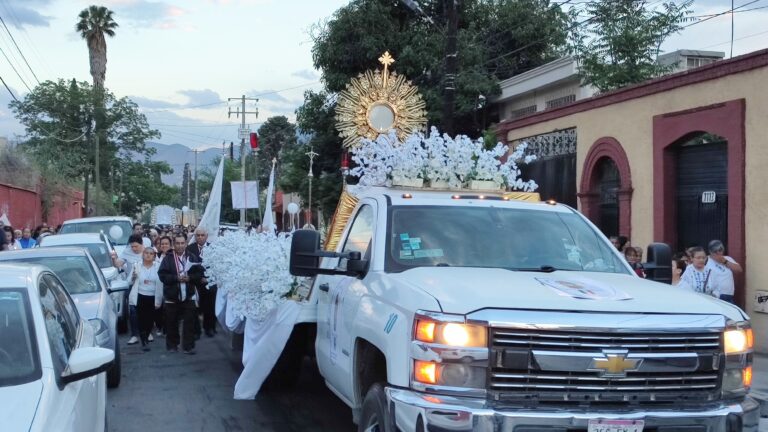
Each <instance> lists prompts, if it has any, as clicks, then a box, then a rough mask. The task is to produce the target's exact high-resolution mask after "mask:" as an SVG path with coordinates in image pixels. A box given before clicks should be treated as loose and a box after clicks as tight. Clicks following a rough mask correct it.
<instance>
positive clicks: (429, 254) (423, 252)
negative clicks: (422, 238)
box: [413, 249, 445, 258]
mask: <svg viewBox="0 0 768 432" xmlns="http://www.w3.org/2000/svg"><path fill="white" fill-rule="evenodd" d="M444 255H445V254H444V253H443V250H442V249H420V250H415V251H413V256H414V257H415V258H435V257H441V256H444Z"/></svg>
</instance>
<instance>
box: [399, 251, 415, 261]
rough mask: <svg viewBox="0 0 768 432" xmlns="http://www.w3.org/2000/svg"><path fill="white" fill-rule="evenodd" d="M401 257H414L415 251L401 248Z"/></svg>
mask: <svg viewBox="0 0 768 432" xmlns="http://www.w3.org/2000/svg"><path fill="white" fill-rule="evenodd" d="M400 258H401V259H413V251H411V250H410V249H409V250H401V251H400Z"/></svg>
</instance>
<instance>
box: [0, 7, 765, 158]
mask: <svg viewBox="0 0 768 432" xmlns="http://www.w3.org/2000/svg"><path fill="white" fill-rule="evenodd" d="M93 2H94V0H89V1H84V0H0V17H2V18H3V20H4V22H5V24H6V25H7V27H8V29H9V30H10V34H11V35H12V36H13V38H14V39H15V42H16V44H18V46H19V48H20V51H21V53H22V54H23V55H24V57H25V58H26V61H27V62H28V63H29V66H30V67H27V65H26V64H25V62H24V60H23V59H22V58H21V56H20V54H19V52H18V50H16V48H15V47H14V44H13V41H12V40H11V39H10V37H9V35H8V33H7V32H5V30H4V29H3V28H2V27H0V49H1V50H2V53H3V54H4V56H7V59H6V58H0V76H2V77H3V79H5V81H6V83H7V84H8V86H9V87H10V88H11V90H12V91H13V92H14V93H15V94H16V95H17V97H23V96H24V95H25V94H26V93H28V91H29V90H28V89H27V87H26V86H25V84H24V83H23V82H22V79H23V81H24V82H26V83H27V85H28V86H29V87H34V85H35V83H36V82H37V81H36V79H35V77H34V76H33V74H32V72H34V75H36V77H37V79H38V80H39V81H41V82H42V81H44V80H55V79H58V78H66V79H71V78H76V79H78V80H84V81H89V82H90V81H91V76H90V73H89V64H88V50H87V47H86V43H85V41H84V40H82V39H81V38H80V35H79V34H78V33H76V32H75V30H74V26H75V23H76V22H77V15H78V13H79V12H80V11H81V10H82V9H84V8H86V7H87V6H89V5H90V4H92V3H93ZM346 3H347V1H345V0H155V1H150V0H102V1H100V2H98V3H97V4H99V5H103V6H107V7H108V8H110V9H111V10H113V11H114V18H115V20H116V21H117V22H118V24H119V26H120V27H119V28H118V29H117V30H116V33H117V34H116V36H115V37H114V38H109V39H108V40H107V47H108V48H107V75H106V86H107V87H108V88H109V89H110V90H111V91H112V92H113V93H115V94H116V95H117V96H118V97H122V96H128V97H130V98H131V99H132V100H134V101H135V102H136V103H137V104H138V105H139V106H140V108H141V110H142V112H144V113H145V114H146V116H147V118H148V120H149V122H150V126H151V127H153V128H155V129H158V130H159V131H160V132H161V133H162V138H161V139H160V140H159V142H161V143H164V144H174V143H180V144H184V145H186V146H188V147H191V148H201V149H202V148H209V147H216V146H221V143H222V142H224V141H226V142H229V141H237V140H238V137H237V130H238V128H239V124H240V119H239V118H237V117H236V116H234V115H233V116H231V117H228V109H229V108H231V109H233V110H234V109H237V107H238V106H239V101H233V102H231V103H228V102H227V99H228V98H239V97H240V96H241V95H246V96H248V97H256V98H258V99H259V101H258V103H253V102H250V103H248V105H247V107H246V108H247V110H248V111H254V110H255V109H256V108H258V111H259V115H258V118H256V117H255V116H253V115H248V116H247V117H246V119H247V123H248V124H250V127H251V128H252V129H254V130H255V129H257V128H258V126H259V124H260V122H263V121H264V120H265V119H267V118H269V117H270V116H273V115H286V116H287V117H289V119H291V120H294V119H295V114H294V111H295V109H296V108H297V107H298V106H300V105H301V103H302V100H303V93H304V91H306V90H309V89H315V90H317V89H320V88H321V85H320V82H319V81H320V73H319V71H317V70H315V69H314V67H313V65H312V54H311V49H312V40H311V36H310V34H311V31H312V28H313V26H316V25H317V24H318V23H322V22H323V21H324V20H326V19H327V18H328V17H330V16H331V15H332V14H333V12H334V11H335V10H337V9H338V8H340V7H342V6H343V5H345V4H346ZM571 3H572V4H577V5H578V4H580V3H583V1H582V0H579V1H574V2H571ZM650 3H651V4H659V3H661V1H659V0H650ZM735 5H736V7H737V8H738V7H739V6H742V5H743V7H742V8H740V9H738V10H745V12H739V13H736V14H734V15H733V18H734V23H735V26H734V46H733V55H734V56H736V55H740V54H744V53H748V52H751V51H755V50H758V49H763V48H767V47H768V24H766V23H767V22H768V0H757V1H754V0H738V1H736V2H735ZM404 7H405V6H404ZM577 7H578V6H577ZM763 7H764V8H763ZM730 8H731V2H730V1H729V0H699V1H696V2H695V3H694V4H693V15H694V16H698V17H699V18H697V19H703V18H707V17H708V16H709V15H711V14H717V13H721V12H724V11H727V10H729V9H730ZM755 8H758V9H755ZM750 9H754V10H750ZM730 35H731V14H726V15H722V16H718V17H714V18H712V19H709V20H707V21H704V22H701V23H699V24H696V25H692V26H690V27H689V28H686V29H685V30H683V32H682V33H681V34H678V35H673V36H671V37H670V38H669V39H668V40H667V41H666V42H665V43H664V44H663V45H662V50H663V51H665V52H670V51H674V50H677V49H703V50H714V51H724V52H725V55H726V58H727V57H728V56H729V55H730V37H731V36H730ZM393 54H394V55H395V57H396V56H397V54H396V53H393ZM11 65H13V68H15V69H16V71H18V74H17V73H16V72H14V70H13V68H12V66H11ZM30 69H31V71H30ZM19 75H20V76H21V77H19ZM10 100H11V96H10V95H9V94H8V92H7V91H5V90H4V89H2V88H0V136H7V137H8V138H11V139H13V138H14V136H18V135H23V133H24V129H23V127H22V126H21V125H20V124H19V123H18V122H17V121H16V120H15V118H14V117H13V114H12V112H10V110H9V109H8V108H7V106H8V102H9V101H10Z"/></svg>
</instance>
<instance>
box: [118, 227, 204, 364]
mask: <svg viewBox="0 0 768 432" xmlns="http://www.w3.org/2000/svg"><path fill="white" fill-rule="evenodd" d="M133 229H134V231H133V234H132V235H131V236H130V237H129V239H128V247H127V248H125V250H124V251H123V252H122V254H120V256H117V255H113V256H112V260H113V264H114V265H115V267H117V268H118V269H120V271H121V272H122V273H123V274H124V275H126V276H125V277H126V278H127V279H128V280H130V285H131V290H130V294H129V308H130V332H131V338H130V339H129V340H128V344H130V345H132V344H136V343H139V342H141V345H142V348H143V349H144V350H149V343H150V342H152V341H153V340H154V337H153V335H152V333H153V331H154V333H155V335H156V336H165V347H166V349H167V350H168V351H170V352H177V351H178V350H179V344H180V343H181V348H182V350H183V351H184V353H185V354H195V341H196V340H197V339H200V337H201V335H202V333H203V332H205V335H206V336H208V337H214V335H215V334H216V316H215V301H216V289H217V287H216V286H215V285H210V286H209V284H208V280H207V279H206V278H205V270H204V269H203V267H202V262H203V256H204V251H205V248H206V247H207V246H208V232H207V231H206V230H205V229H204V228H197V229H194V228H191V229H177V230H175V231H171V230H168V231H158V230H157V229H154V228H153V229H150V230H148V232H147V233H146V234H147V235H146V236H145V235H144V234H145V233H144V230H143V228H142V225H141V224H134V227H133ZM191 232H193V233H194V241H193V242H191V243H190V240H191V239H190V238H189V236H190V233H191ZM200 314H202V316H203V320H202V326H201V323H200V319H199V315H200ZM180 323H181V324H182V325H181V327H182V331H181V333H179V324H180Z"/></svg>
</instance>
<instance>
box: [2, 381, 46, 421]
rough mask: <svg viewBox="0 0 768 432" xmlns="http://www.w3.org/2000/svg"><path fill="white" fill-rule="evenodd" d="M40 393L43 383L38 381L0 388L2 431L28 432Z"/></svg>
mask: <svg viewBox="0 0 768 432" xmlns="http://www.w3.org/2000/svg"><path fill="white" fill-rule="evenodd" d="M42 391H43V383H42V382H40V380H36V381H32V382H28V383H26V384H21V385H16V386H8V387H0V418H2V419H3V430H12V431H22V430H23V431H26V430H29V428H30V426H32V420H33V419H34V418H35V412H36V411H37V405H38V403H39V402H40V394H41V393H42Z"/></svg>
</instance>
